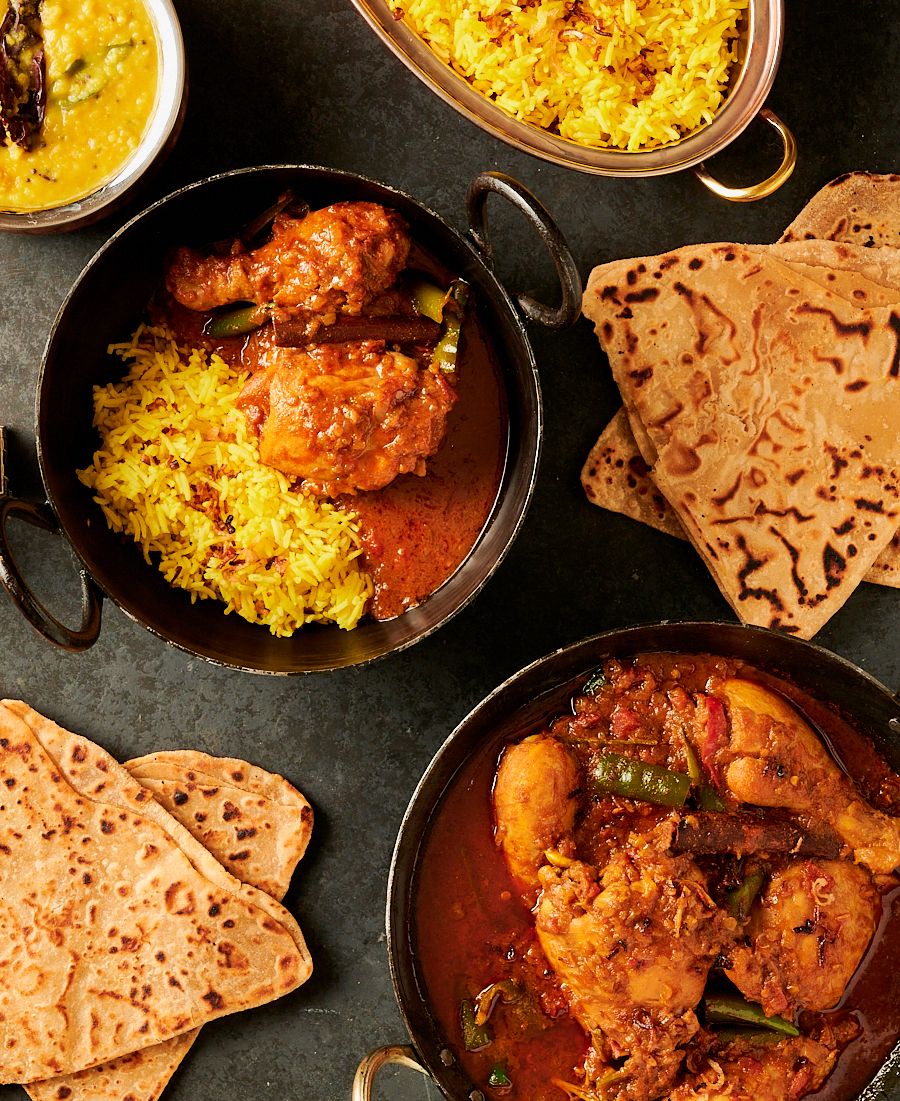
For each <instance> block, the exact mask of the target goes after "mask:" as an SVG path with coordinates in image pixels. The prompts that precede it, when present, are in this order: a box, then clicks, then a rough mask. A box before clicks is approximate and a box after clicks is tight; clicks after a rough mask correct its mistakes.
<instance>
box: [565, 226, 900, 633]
mask: <svg viewBox="0 0 900 1101" xmlns="http://www.w3.org/2000/svg"><path fill="white" fill-rule="evenodd" d="M584 312H585V314H586V315H587V316H588V317H590V318H591V320H593V321H594V323H595V325H596V328H597V333H598V336H599V337H600V340H601V343H602V344H603V346H604V348H605V350H606V351H607V354H608V355H609V358H610V363H611V366H612V368H613V374H614V376H615V378H616V382H617V383H618V385H619V389H620V391H621V393H622V396H623V399H624V401H625V408H626V410H627V411H628V414H629V420H630V423H631V427H632V429H633V431H634V434H635V439H636V441H637V443H638V447H639V448H640V451H641V454H642V456H643V458H644V460H645V461H646V462H647V464H648V465H649V466H652V467H653V478H654V481H655V482H656V484H657V485H658V486H659V488H660V489H662V490H663V492H664V493H665V495H666V497H667V499H668V500H669V502H670V503H671V504H672V505H673V506H674V508H675V509H676V511H677V513H678V515H679V518H680V519H681V521H682V524H683V525H684V527H685V530H686V532H687V534H688V536H689V537H690V538H691V540H692V542H694V544H695V546H696V547H697V549H698V550H699V551H700V553H701V554H702V555H703V557H704V559H705V560H706V562H707V565H708V566H709V568H710V570H711V572H712V574H713V576H714V578H715V579H716V581H717V583H718V584H719V587H720V589H721V590H722V592H723V594H724V595H725V596H726V598H727V599H728V600H729V601H730V602H731V604H732V606H733V607H734V608H735V611H736V612H737V614H738V616H739V617H740V618H741V619H742V620H743V621H744V622H748V623H756V624H759V625H762V626H766V627H775V628H780V629H782V630H786V631H789V632H792V633H796V634H798V635H800V636H801V637H804V638H809V637H811V636H812V635H813V634H815V632H816V631H817V630H818V629H819V627H821V625H822V624H823V623H824V622H825V621H826V620H827V619H828V618H829V617H830V616H831V615H832V614H833V613H834V612H835V611H836V610H837V609H838V608H839V607H840V606H841V604H843V602H844V601H845V600H846V598H847V596H848V595H849V593H850V592H851V591H852V589H853V588H855V586H856V584H857V583H858V582H859V581H860V580H861V579H862V576H863V575H864V574H865V573H866V571H867V570H868V569H869V567H870V566H871V565H872V563H873V562H874V560H875V558H876V557H877V556H878V554H879V553H880V551H881V549H882V548H883V547H885V546H886V545H887V544H888V543H889V542H890V540H891V538H892V536H893V535H894V533H895V531H896V530H897V527H898V524H900V489H898V474H900V434H898V433H897V430H896V424H897V420H898V411H900V379H898V374H900V313H898V312H897V311H896V310H895V309H894V308H892V307H879V308H868V309H864V310H861V309H859V308H858V307H857V306H855V305H854V304H853V303H852V302H850V301H847V300H846V299H844V298H842V297H840V296H839V295H837V294H835V293H834V292H832V291H830V290H828V289H825V288H824V287H823V286H822V285H821V284H820V283H817V282H815V281H813V280H812V279H810V278H808V277H807V276H805V275H803V274H801V273H799V272H797V271H794V270H793V269H792V268H790V267H789V266H788V265H787V264H785V263H783V262H782V261H780V260H778V259H776V258H775V257H773V256H770V255H768V254H767V253H766V252H764V251H762V250H760V251H753V250H752V249H751V248H748V247H745V246H740V245H732V244H722V245H712V246H710V245H706V246H695V247H693V248H685V249H681V250H678V251H677V252H674V253H670V254H668V255H666V256H663V257H647V258H644V259H638V260H629V261H621V262H618V263H615V264H608V265H604V266H602V267H600V268H597V269H595V270H594V272H592V274H591V278H590V281H589V283H588V288H587V290H586V292H585V303H584Z"/></svg>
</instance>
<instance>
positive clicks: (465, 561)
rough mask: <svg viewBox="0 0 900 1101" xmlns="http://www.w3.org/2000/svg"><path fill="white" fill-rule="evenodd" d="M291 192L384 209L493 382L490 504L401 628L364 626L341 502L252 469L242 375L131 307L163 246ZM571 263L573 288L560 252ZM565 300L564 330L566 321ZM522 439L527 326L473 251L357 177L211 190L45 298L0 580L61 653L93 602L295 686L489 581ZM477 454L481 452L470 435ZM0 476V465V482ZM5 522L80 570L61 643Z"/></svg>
mask: <svg viewBox="0 0 900 1101" xmlns="http://www.w3.org/2000/svg"><path fill="white" fill-rule="evenodd" d="M479 181H483V182H484V186H485V187H487V188H488V189H497V188H507V187H508V186H511V184H512V182H510V184H509V185H508V184H507V183H506V182H505V181H506V178H505V177H500V178H493V177H490V174H486V175H485V176H484V177H476V179H475V180H474V181H473V183H472V185H470V194H472V193H473V192H474V193H477V191H478V189H477V188H476V184H478V183H479ZM515 186H516V187H519V185H515ZM288 190H290V191H291V192H293V193H294V194H296V195H297V196H302V197H303V198H304V199H305V200H306V202H308V203H309V204H310V207H311V208H312V209H313V210H317V209H319V208H320V207H324V206H326V205H328V204H330V203H341V202H355V201H359V202H363V203H377V204H381V205H382V206H384V207H386V208H389V209H391V210H393V211H396V212H397V213H398V214H399V215H400V216H401V217H402V218H403V219H404V220H405V222H406V223H407V224H408V226H409V231H410V235H411V237H412V240H413V242H414V243H415V244H416V245H417V246H418V247H420V249H421V250H422V255H428V256H432V257H434V258H435V262H436V263H437V264H439V266H440V267H442V268H445V269H446V270H447V271H450V272H453V273H454V275H455V276H456V277H458V278H459V279H462V280H464V281H465V282H466V283H468V285H469V287H470V302H471V304H472V309H473V310H474V313H473V314H472V316H471V323H472V326H474V328H473V330H472V331H473V332H477V333H478V334H479V335H478V341H479V342H482V341H483V345H484V347H485V348H486V349H487V350H488V352H489V359H490V366H489V367H488V368H487V369H488V370H489V371H490V373H491V377H492V378H493V377H496V378H497V380H498V381H497V390H496V393H497V402H496V404H497V408H496V413H495V414H491V415H494V416H495V417H496V420H497V425H498V428H497V433H496V439H497V449H496V452H494V451H492V452H491V453H490V454H491V459H490V461H491V463H496V464H497V465H496V470H497V475H496V482H492V483H491V485H492V486H493V487H496V488H491V490H490V493H491V496H490V497H488V498H487V499H486V504H485V514H486V517H487V518H486V519H485V520H484V521H483V523H482V522H481V521H480V520H479V523H482V526H481V528H480V532H479V530H478V529H477V528H476V529H475V531H476V534H475V535H474V544H468V545H469V546H470V548H471V549H469V550H468V553H467V554H465V552H464V551H463V553H464V554H465V556H464V557H463V558H462V560H461V562H460V563H459V565H458V566H456V567H455V569H454V570H453V572H452V573H451V574H450V575H449V576H448V577H447V579H446V580H443V581H442V582H439V583H438V587H437V588H436V589H434V591H431V592H430V595H428V596H425V597H424V598H422V599H420V600H419V602H418V603H415V604H413V605H412V606H409V607H407V608H406V610H404V611H402V613H401V614H393V613H389V614H388V615H387V616H385V617H382V618H376V617H374V616H373V615H372V614H371V605H370V604H369V600H370V597H371V596H372V591H373V583H372V579H371V577H370V576H369V574H368V573H367V572H366V568H365V564H364V562H363V547H362V545H361V541H360V525H359V524H358V523H357V518H356V516H355V514H354V506H353V505H352V501H353V500H355V499H356V498H352V497H351V498H350V501H351V504H350V506H349V507H346V508H345V507H344V506H345V504H346V501H344V500H343V499H338V500H331V499H329V498H327V497H321V496H316V495H315V494H309V495H307V494H305V493H303V492H301V491H300V490H299V489H298V486H297V485H295V484H293V482H294V480H293V479H292V478H291V477H290V476H288V475H285V474H284V473H282V472H280V471H279V470H276V469H274V468H272V467H271V466H266V465H264V464H263V463H261V462H260V459H259V454H260V452H259V437H258V436H256V435H255V434H254V432H253V431H252V428H251V426H250V424H249V423H248V418H247V417H245V414H244V413H243V412H242V411H241V409H239V408H237V407H236V405H235V402H236V399H237V397H238V394H239V393H240V391H241V387H242V385H243V383H244V381H245V380H246V378H247V374H246V373H242V370H241V368H240V366H239V365H235V364H234V363H226V362H225V361H224V360H223V359H222V358H220V356H219V355H218V354H217V353H216V352H215V350H210V349H209V348H208V347H207V348H205V347H203V346H202V345H201V346H199V347H195V346H192V345H191V342H190V341H189V340H187V339H186V338H185V337H184V335H183V334H182V335H181V336H177V335H175V334H173V332H171V331H168V330H167V328H166V327H165V324H164V323H163V322H162V321H160V319H159V318H158V317H157V316H156V315H155V314H154V311H153V309H152V308H151V309H150V310H149V311H148V304H149V303H151V301H153V300H154V296H156V295H158V294H159V290H160V284H161V282H162V275H163V272H164V270H165V265H166V263H167V257H168V256H169V255H170V250H171V249H173V247H174V246H176V245H179V244H182V243H184V242H192V241H198V242H205V241H209V242H214V241H221V240H223V239H224V238H227V237H229V236H230V235H231V234H233V232H234V231H235V230H236V229H238V228H239V227H240V225H242V224H244V223H245V222H246V221H247V215H249V216H250V217H255V216H256V215H257V214H259V213H260V212H261V211H264V210H266V209H267V208H268V207H270V206H271V204H272V200H273V197H274V196H278V195H280V194H282V193H283V192H286V191H288ZM520 190H521V191H522V192H523V193H524V194H525V196H526V197H527V199H528V200H530V201H531V202H534V203H535V204H537V207H538V208H539V213H540V214H541V215H542V216H545V217H547V218H549V216H547V215H546V212H545V211H543V208H541V207H540V204H538V203H537V200H534V197H533V196H528V193H527V192H525V191H524V189H520ZM236 212H238V213H236ZM241 212H243V213H241ZM551 224H552V223H551ZM553 229H554V230H555V226H554V227H553ZM556 232H558V231H556ZM566 251H567V250H566ZM568 264H569V265H571V270H572V271H573V272H574V262H573V261H572V260H571V257H570V256H568ZM574 280H575V281H576V282H577V273H575V275H574ZM577 289H578V294H577V299H578V301H577V302H570V303H569V306H570V311H569V312H570V321H571V320H574V319H575V317H577V314H578V309H579V306H580V284H578V288H577ZM565 297H566V296H565V294H564V298H565ZM522 301H523V302H526V303H527V301H528V300H522ZM98 304H102V308H100V307H99V306H98ZM534 305H535V306H536V307H537V306H538V304H534ZM522 309H523V310H524V309H525V306H523V307H522ZM467 325H468V322H467ZM557 327H559V326H558V325H557ZM466 331H469V330H468V329H467V330H466ZM473 340H474V338H472V340H470V342H469V343H470V344H471V343H472V342H473ZM462 356H463V358H462V360H461V366H460V381H459V394H460V398H459V405H460V407H462V406H463V405H464V404H465V398H466V394H467V390H466V386H467V383H466V382H465V381H464V380H463V371H464V369H465V368H466V367H467V365H471V364H472V363H474V362H475V360H474V359H473V356H475V353H474V352H473V351H472V350H471V348H470V349H469V351H468V352H465V351H464V352H463V353H462ZM476 358H477V357H476ZM471 373H472V372H470V374H471ZM468 385H474V383H470V384H468ZM478 392H481V391H478ZM469 421H471V422H472V423H473V424H477V423H480V422H479V420H478V416H477V415H473V413H472V407H471V405H470V407H469V412H468V413H465V414H464V415H463V416H462V417H461V418H460V419H459V421H458V422H457V423H464V422H465V423H467V422H469ZM541 422H542V414H541V403H540V390H539V385H538V379H537V370H536V366H535V362H534V356H533V353H532V350H531V347H530V344H529V341H528V338H527V335H526V331H525V325H524V317H523V316H522V312H521V311H520V308H519V307H517V306H515V305H514V304H513V302H512V300H511V299H510V298H509V296H508V295H507V293H506V291H505V290H504V288H503V287H502V285H501V284H500V283H499V282H498V281H497V280H496V278H495V277H494V275H493V273H492V271H491V268H490V266H489V264H488V263H487V261H486V260H485V259H484V258H483V256H482V254H481V252H480V251H479V250H478V248H477V246H476V245H474V244H473V243H471V242H470V241H469V240H467V239H466V238H464V237H463V236H462V235H461V234H459V233H458V232H457V231H456V230H454V229H453V228H452V227H451V226H449V225H448V224H447V223H446V222H444V221H443V220H442V219H441V218H439V217H438V216H437V215H436V214H434V213H432V212H431V211H429V210H427V209H426V208H425V207H423V206H421V204H419V203H417V202H416V201H415V200H414V199H412V198H410V197H409V196H406V195H404V194H403V193H401V192H398V191H395V190H393V189H391V188H389V187H387V186H386V185H382V184H378V183H376V182H374V181H371V180H367V179H365V178H363V177H360V176H355V175H351V174H349V173H342V172H337V171H333V170H330V169H324V168H315V167H307V166H264V167H261V168H252V169H243V170H238V171H235V172H230V173H226V174H224V175H222V176H217V177H213V178H212V179H210V180H205V181H202V182H201V183H199V184H194V185H191V186H189V187H186V188H183V189H182V190H181V191H178V192H175V193H174V194H173V195H170V196H168V197H167V198H165V199H163V200H161V201H160V202H158V203H156V204H154V205H153V206H151V207H149V208H148V209H147V210H145V211H144V212H143V213H142V214H140V215H138V216H137V217H136V218H134V219H133V220H132V221H131V222H129V223H128V224H127V225H126V226H124V227H123V228H122V229H121V230H120V231H119V232H118V233H117V234H115V235H114V236H113V237H112V238H111V239H110V241H109V242H107V244H106V245H105V246H104V247H103V248H102V249H101V250H100V252H99V253H98V254H97V255H96V256H95V257H94V259H93V260H92V261H91V262H90V263H89V264H88V266H87V267H86V268H85V270H84V272H82V274H81V276H80V277H79V279H78V281H77V282H76V284H75V286H74V288H73V289H72V291H71V292H70V294H69V296H68V298H67V299H66V301H65V302H64V303H63V306H62V307H61V310H60V313H59V315H58V317H57V319H56V322H55V324H54V327H53V330H52V332H51V335H50V338H49V341H48V344H47V348H46V351H45V354H44V361H43V364H42V368H41V374H40V379H39V383H38V392H37V402H36V435H37V444H38V460H39V464H40V469H41V475H42V478H43V482H44V487H45V490H46V494H47V506H46V507H36V506H32V505H30V504H28V503H26V502H23V501H20V500H17V499H15V498H12V497H9V496H8V495H7V494H6V489H5V485H3V486H2V487H0V582H2V583H3V584H4V586H5V587H6V589H7V591H8V593H9V595H10V596H11V597H12V598H13V600H14V601H15V602H16V603H17V604H18V606H19V608H20V610H21V611H22V612H23V614H24V615H25V616H26V617H27V618H28V619H29V621H30V622H31V623H32V625H33V626H34V627H35V628H36V629H37V630H38V631H39V632H40V633H41V634H43V635H44V637H45V638H47V639H48V640H49V641H51V642H54V643H56V644H57V645H59V646H62V647H64V648H66V649H68V650H72V651H78V650H83V649H86V648H87V647H88V646H90V645H91V644H92V643H93V642H94V641H95V640H96V637H97V634H98V632H99V628H100V601H101V598H102V597H104V596H105V597H106V598H108V599H110V600H111V601H113V602H114V603H115V604H116V605H117V606H118V607H119V608H120V609H121V610H122V611H124V612H125V613H126V615H128V616H130V617H131V618H132V619H134V620H136V621H137V622H138V623H140V624H141V625H143V626H144V627H146V628H147V629H148V630H149V631H151V632H152V633H153V634H155V635H157V636H158V637H159V638H161V639H163V640H164V641H166V642H168V643H171V644H172V645H174V646H176V647H179V648H180V649H182V650H185V651H187V652H188V653H190V654H192V655H195V656H197V657H200V658H204V659H206V660H208V661H211V662H214V663H217V664H221V665H226V666H229V667H232V668H237V669H242V670H247V671H252V672H261V673H275V674H300V673H309V672H324V671H328V670H333V669H338V668H343V667H346V666H351V665H358V664H361V663H365V662H368V661H371V660H374V659H376V658H380V657H384V656H385V655H387V654H390V653H393V652H396V651H399V650H402V649H405V648H406V647H408V646H411V645H412V644H414V643H415V642H418V641H420V640H421V639H423V638H425V637H426V636H427V635H429V634H431V633H432V632H433V631H435V630H437V629H438V628H439V627H440V626H442V625H443V624H444V623H446V622H447V620H449V619H450V618H451V616H453V615H454V614H456V612H458V611H459V610H460V609H461V608H463V607H464V606H465V605H466V604H468V603H469V601H471V600H472V599H473V598H474V597H475V596H476V595H477V593H478V592H479V591H480V589H481V588H482V586H483V585H484V584H485V583H486V582H487V581H488V579H489V578H490V577H491V575H492V574H493V572H494V570H495V569H496V568H497V566H498V565H499V563H500V562H501V561H502V559H503V558H504V556H505V554H506V552H507V550H508V548H509V546H510V545H511V543H512V541H513V539H514V538H515V535H516V534H517V532H518V530H519V528H520V526H521V523H522V521H523V519H524V515H525V511H526V509H527V507H528V504H529V501H530V499H531V493H532V489H533V486H534V481H535V478H536V475H537V465H538V458H539V453H540V441H541V431H542V425H541ZM454 430H455V429H453V428H452V426H451V428H450V429H449V431H451V432H452V431H454ZM466 431H467V429H466ZM453 439H457V437H453ZM475 446H477V447H478V448H482V447H483V444H482V443H481V440H480V437H479V441H478V443H477V444H476V445H475ZM492 446H493V445H492ZM0 447H2V430H0ZM445 450H446V451H450V452H454V451H455V450H456V448H455V446H454V447H449V448H446V449H445ZM495 455H496V458H495V457H494V456H495ZM431 461H432V460H431V459H429V462H431ZM434 461H435V462H437V461H438V459H435V460H434ZM476 465H477V464H476ZM3 474H4V470H3V460H2V452H0V481H3ZM406 477H409V478H412V479H413V481H414V482H415V483H417V484H418V482H419V479H417V478H415V476H414V475H407V476H406ZM453 484H454V485H455V483H453ZM416 492H417V493H418V492H420V490H419V489H418V488H417V489H416ZM360 496H367V495H366V494H360ZM355 507H356V510H357V511H358V510H359V508H360V507H361V506H359V505H357V506H355ZM10 515H18V516H19V517H21V518H23V519H25V520H29V521H31V522H33V523H37V524H40V525H42V526H44V527H48V528H55V529H56V530H58V531H59V532H61V533H62V534H63V535H64V536H65V537H66V538H67V539H68V541H69V543H70V544H71V545H72V547H73V548H74V550H75V552H76V554H77V556H78V558H79V559H80V563H81V565H82V567H83V570H82V583H83V598H84V599H83V608H84V622H83V624H82V627H81V629H80V630H78V631H69V630H66V628H65V627H63V626H62V625H61V624H59V623H58V622H57V621H56V620H54V619H52V617H50V615H49V613H47V612H46V611H45V610H44V609H43V608H42V607H41V606H40V605H39V604H38V603H37V602H36V601H35V599H34V598H33V596H31V594H30V592H29V590H28V587H27V584H26V583H25V581H24V579H22V578H21V576H20V575H19V573H18V571H17V569H16V565H15V562H14V560H13V558H12V555H11V552H10V548H9V544H8V541H7V539H6V536H5V524H6V520H7V518H8V517H9V516H10Z"/></svg>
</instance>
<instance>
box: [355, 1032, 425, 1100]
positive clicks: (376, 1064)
mask: <svg viewBox="0 0 900 1101" xmlns="http://www.w3.org/2000/svg"><path fill="white" fill-rule="evenodd" d="M385 1063H399V1065H400V1066H401V1067H409V1068H410V1069H411V1070H417V1071H419V1072H420V1073H421V1074H428V1071H427V1070H426V1069H425V1068H424V1067H423V1066H422V1064H421V1063H420V1062H419V1057H418V1056H417V1055H416V1052H415V1049H414V1048H411V1047H409V1045H400V1044H395V1045H393V1046H390V1047H379V1048H376V1049H375V1051H370V1052H369V1054H368V1055H367V1056H366V1057H365V1058H364V1059H363V1061H362V1062H361V1063H360V1064H359V1066H358V1067H357V1068H356V1075H355V1077H354V1079H353V1097H352V1101H369V1099H370V1098H371V1096H372V1079H373V1078H374V1077H375V1075H376V1074H377V1073H378V1071H379V1070H381V1068H382V1067H383V1066H384V1065H385Z"/></svg>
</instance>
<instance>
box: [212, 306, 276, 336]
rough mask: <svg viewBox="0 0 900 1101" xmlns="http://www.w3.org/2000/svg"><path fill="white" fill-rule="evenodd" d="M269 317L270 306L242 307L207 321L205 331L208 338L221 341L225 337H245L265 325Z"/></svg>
mask: <svg viewBox="0 0 900 1101" xmlns="http://www.w3.org/2000/svg"><path fill="white" fill-rule="evenodd" d="M268 317H269V307H268V306H257V305H252V306H241V308H240V309H239V310H230V311H229V312H228V313H220V314H217V315H216V316H215V317H213V318H211V319H210V320H209V321H207V323H206V325H205V326H204V327H203V331H204V332H205V333H206V335H207V336H211V337H214V338H216V339H219V338H221V337H225V336H243V335H244V333H250V332H253V330H254V329H258V328H259V327H260V325H264V324H265V323H266V321H267V319H268Z"/></svg>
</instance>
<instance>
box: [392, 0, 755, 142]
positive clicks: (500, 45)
mask: <svg viewBox="0 0 900 1101" xmlns="http://www.w3.org/2000/svg"><path fill="white" fill-rule="evenodd" d="M388 2H389V4H390V6H391V8H392V10H393V11H394V12H395V14H397V15H400V14H402V16H403V18H404V19H405V21H406V23H407V24H408V25H409V26H410V27H411V28H412V29H413V30H414V31H415V32H416V33H417V34H418V35H419V36H420V37H421V38H423V39H424V40H425V42H426V43H427V44H428V45H429V46H430V47H431V49H432V50H433V51H434V52H435V53H436V54H437V56H438V57H439V58H440V59H441V60H442V61H444V62H445V63H447V64H448V65H451V66H452V67H453V68H454V69H455V70H456V71H457V72H458V73H459V74H460V75H461V76H463V77H464V78H465V79H466V80H467V81H468V82H469V83H470V84H471V85H472V86H473V87H474V88H476V89H477V90H478V91H479V92H481V93H483V94H484V95H485V96H487V97H488V99H490V100H493V102H494V103H496V104H497V105H498V106H499V107H502V108H503V110H505V111H506V112H508V113H509V114H510V115H513V116H514V117H515V118H517V119H520V120H522V121H523V122H527V123H531V124H532V125H534V126H539V127H542V128H544V129H546V130H552V131H553V132H554V133H558V134H559V135H560V136H561V137H563V138H566V139H568V140H569V141H573V142H577V143H578V144H579V145H587V146H596V147H604V148H611V149H622V150H627V151H629V152H636V151H638V150H642V149H651V148H654V147H658V146H663V145H669V144H671V143H672V142H676V141H678V140H680V139H681V138H682V137H684V136H685V135H686V134H688V133H691V132H693V131H694V130H697V129H699V127H701V126H704V125H705V124H706V123H708V122H711V121H712V118H713V116H714V115H715V114H716V111H717V110H718V109H719V107H720V106H721V104H722V102H723V99H724V96H725V90H726V85H727V82H728V75H729V70H730V68H731V66H732V65H733V63H734V62H735V61H736V60H737V56H736V47H737V42H736V36H737V24H738V21H739V19H740V18H741V15H742V13H743V12H744V10H745V9H746V8H747V5H748V3H749V0H609V2H604V0H522V2H521V3H519V4H517V3H515V2H514V0H513V2H511V0H388Z"/></svg>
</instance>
